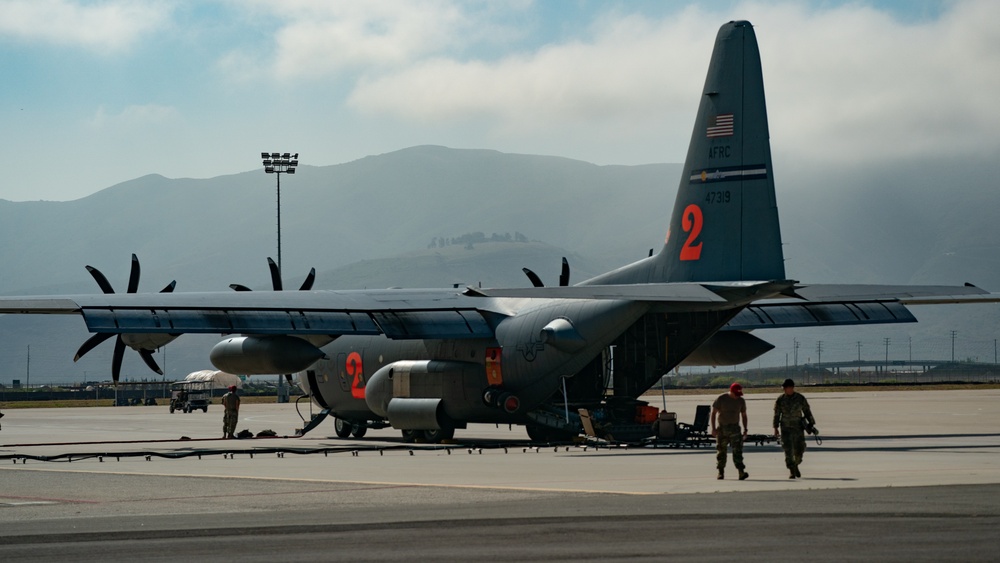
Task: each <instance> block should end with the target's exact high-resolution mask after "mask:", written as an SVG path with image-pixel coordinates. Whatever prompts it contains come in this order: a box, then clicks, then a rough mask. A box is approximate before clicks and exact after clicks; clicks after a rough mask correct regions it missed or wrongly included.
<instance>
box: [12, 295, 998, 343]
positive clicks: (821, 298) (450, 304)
mask: <svg viewBox="0 0 1000 563" xmlns="http://www.w3.org/2000/svg"><path fill="white" fill-rule="evenodd" d="M775 297H781V298H780V299H773V298H775ZM505 298H506V299H621V300H631V301H645V302H650V303H652V304H653V306H654V308H655V310H657V311H661V312H666V311H671V310H674V309H678V310H692V309H695V308H697V309H702V310H707V309H722V308H732V307H733V306H739V305H744V304H750V305H749V306H748V307H747V308H746V309H744V310H743V311H742V312H741V313H740V314H739V315H737V316H736V317H735V318H734V319H733V320H732V321H731V322H730V323H729V324H728V325H727V326H726V328H727V329H730V330H752V329H754V328H779V327H795V326H820V325H838V324H869V323H894V322H914V321H915V320H916V319H915V318H914V317H913V315H912V314H910V312H909V311H908V310H907V309H906V307H905V305H909V304H932V303H962V302H998V301H1000V294H991V293H988V292H986V291H984V290H982V289H979V288H977V287H975V286H968V285H967V286H878V285H802V286H800V285H794V282H791V281H775V282H725V283H654V284H628V285H578V286H568V287H537V288H536V287H530V288H512V289H475V288H467V289H465V290H456V289H386V290H342V291H287V292H280V291H279V292H273V291H260V292H206V293H126V294H121V293H119V294H94V295H77V296H52V297H47V296H31V297H0V314H2V313H14V314H63V315H66V314H79V315H82V316H83V318H84V321H85V322H86V324H87V328H88V330H89V331H90V332H94V333H134V334H143V333H150V334H152V333H158V334H164V333H165V334H183V333H209V334H234V333H241V334H262V335H264V334H298V335H310V334H316V335H330V336H337V335H347V334H355V335H377V334H384V335H386V336H387V337H389V338H392V339H420V338H490V337H492V336H493V334H494V332H493V331H494V327H495V322H496V321H497V320H498V319H499V318H502V317H504V316H506V314H507V313H506V310H505V307H504V306H503V303H502V300H503V299H505ZM762 299H763V300H762ZM498 300H500V301H499V302H498Z"/></svg>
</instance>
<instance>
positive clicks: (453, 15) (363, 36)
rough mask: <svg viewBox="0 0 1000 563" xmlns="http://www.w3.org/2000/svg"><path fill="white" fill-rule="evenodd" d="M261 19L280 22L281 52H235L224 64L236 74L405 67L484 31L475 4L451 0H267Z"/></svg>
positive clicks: (260, 6) (282, 75) (277, 48)
mask: <svg viewBox="0 0 1000 563" xmlns="http://www.w3.org/2000/svg"><path fill="white" fill-rule="evenodd" d="M255 7H256V8H257V10H258V11H259V12H260V13H258V14H257V17H258V18H270V19H275V20H277V21H279V22H280V23H279V25H278V26H277V30H276V31H275V33H274V37H273V41H274V45H273V52H272V53H271V54H270V55H269V56H265V57H263V62H264V63H265V64H264V65H262V64H261V63H262V60H261V59H262V57H260V56H259V55H257V54H250V53H248V52H246V51H245V50H238V51H233V52H230V53H228V54H227V55H225V56H224V57H223V58H222V60H221V66H222V67H223V68H224V69H226V70H227V71H229V72H232V73H234V74H236V75H244V76H248V75H252V74H255V73H256V72H257V71H256V70H251V68H261V67H262V66H263V67H265V68H267V69H269V70H268V71H267V72H268V74H269V75H271V76H273V77H275V78H279V79H287V78H299V79H305V78H317V77H318V78H322V77H325V76H326V75H328V74H331V73H337V72H340V71H343V70H345V69H346V70H350V69H359V68H361V69H365V68H371V67H378V68H380V67H385V66H389V67H399V66H401V65H405V64H407V63H409V62H411V61H414V60H418V59H420V58H421V57H423V56H426V55H428V54H430V53H435V52H438V51H441V50H443V49H446V48H458V47H459V46H460V42H466V41H468V39H469V37H470V36H471V35H475V34H477V33H479V32H477V31H476V25H475V21H474V20H473V19H471V18H470V16H469V13H468V11H467V10H465V9H463V8H462V7H460V6H459V5H457V4H456V3H454V2H451V1H448V0H426V1H422V2H411V1H407V2H403V1H388V0H374V1H366V2H315V1H311V0H292V1H286V2H281V3H280V4H279V3H274V2H259V3H256V4H255Z"/></svg>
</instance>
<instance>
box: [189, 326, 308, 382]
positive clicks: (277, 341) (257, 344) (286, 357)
mask: <svg viewBox="0 0 1000 563" xmlns="http://www.w3.org/2000/svg"><path fill="white" fill-rule="evenodd" d="M323 357H325V356H324V354H323V351H322V350H320V349H319V348H317V347H315V346H313V345H312V344H310V343H308V342H306V341H305V340H302V339H301V338H296V337H294V336H285V335H278V336H234V337H232V338H227V339H225V340H223V341H222V342H219V343H218V344H216V345H215V346H214V347H213V348H212V353H211V354H210V355H209V358H210V359H211V360H212V365H213V366H215V367H217V368H218V369H220V370H222V371H225V372H228V373H240V374H246V375H264V374H272V373H295V372H298V371H303V370H305V369H306V368H308V367H309V366H311V365H312V364H313V363H315V362H316V361H317V360H320V359H322V358H323Z"/></svg>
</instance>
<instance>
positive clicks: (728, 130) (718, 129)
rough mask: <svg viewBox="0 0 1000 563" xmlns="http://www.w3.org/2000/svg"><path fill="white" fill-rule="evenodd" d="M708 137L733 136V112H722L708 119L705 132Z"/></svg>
mask: <svg viewBox="0 0 1000 563" xmlns="http://www.w3.org/2000/svg"><path fill="white" fill-rule="evenodd" d="M705 134H706V135H707V136H708V138H709V139H713V138H715V137H732V136H733V114H731V113H724V114H722V115H716V116H715V117H710V118H709V119H708V129H707V130H706V133H705Z"/></svg>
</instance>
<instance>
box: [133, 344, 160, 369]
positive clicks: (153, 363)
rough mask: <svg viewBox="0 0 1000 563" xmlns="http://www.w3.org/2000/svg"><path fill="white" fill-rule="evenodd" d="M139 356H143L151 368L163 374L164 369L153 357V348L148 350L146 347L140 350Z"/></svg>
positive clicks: (143, 359)
mask: <svg viewBox="0 0 1000 563" xmlns="http://www.w3.org/2000/svg"><path fill="white" fill-rule="evenodd" d="M139 356H141V357H142V361H144V362H146V365H147V366H149V369H151V370H153V371H155V372H156V373H158V374H160V375H163V370H162V369H160V366H158V365H156V360H154V359H153V352H152V351H151V350H146V349H145V348H143V349H141V350H139Z"/></svg>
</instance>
